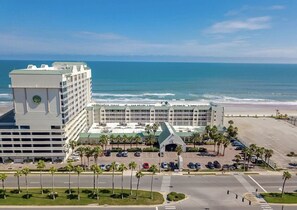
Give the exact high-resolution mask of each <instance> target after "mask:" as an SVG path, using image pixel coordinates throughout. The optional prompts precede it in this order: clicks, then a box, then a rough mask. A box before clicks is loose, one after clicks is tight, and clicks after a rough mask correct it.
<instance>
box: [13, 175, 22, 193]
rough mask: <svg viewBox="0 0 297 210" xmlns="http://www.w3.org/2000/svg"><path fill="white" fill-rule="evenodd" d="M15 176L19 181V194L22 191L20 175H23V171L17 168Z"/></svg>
mask: <svg viewBox="0 0 297 210" xmlns="http://www.w3.org/2000/svg"><path fill="white" fill-rule="evenodd" d="M14 176H15V177H16V178H17V182H18V192H19V194H20V193H21V186H20V176H22V171H20V170H17V171H16V172H15V173H14Z"/></svg>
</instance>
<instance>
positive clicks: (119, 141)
mask: <svg viewBox="0 0 297 210" xmlns="http://www.w3.org/2000/svg"><path fill="white" fill-rule="evenodd" d="M115 140H116V142H117V144H118V148H119V147H120V143H121V140H122V137H121V136H120V135H117V137H116V138H115Z"/></svg>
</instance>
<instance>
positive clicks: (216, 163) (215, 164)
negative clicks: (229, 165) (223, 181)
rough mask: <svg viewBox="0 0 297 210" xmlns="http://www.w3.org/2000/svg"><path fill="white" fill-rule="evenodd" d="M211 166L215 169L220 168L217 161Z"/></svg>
mask: <svg viewBox="0 0 297 210" xmlns="http://www.w3.org/2000/svg"><path fill="white" fill-rule="evenodd" d="M213 166H214V167H215V168H221V167H222V166H221V164H220V163H219V162H218V161H217V160H215V161H213Z"/></svg>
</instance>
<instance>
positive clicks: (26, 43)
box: [0, 18, 297, 62]
mask: <svg viewBox="0 0 297 210" xmlns="http://www.w3.org/2000/svg"><path fill="white" fill-rule="evenodd" d="M258 19H259V18H258ZM258 19H257V18H256V19H252V20H251V21H257V20H258ZM78 33H80V32H77V33H74V32H71V33H69V34H68V35H67V39H65V38H63V37H60V38H48V37H41V36H38V35H36V36H32V35H28V34H27V35H25V34H24V33H21V34H18V35H17V34H9V33H7V34H5V33H0V58H1V57H2V58H3V57H5V56H6V57H7V56H8V55H10V56H11V55H21V56H26V55H32V54H35V55H64V56H67V55H73V56H79V57H80V56H90V55H91V56H155V57H162V56H163V57H164V56H180V57H185V58H191V57H207V56H208V57H216V58H218V57H220V58H223V57H224V58H226V57H229V58H231V57H233V58H234V57H242V58H251V59H252V58H253V59H254V58H257V59H261V58H265V59H266V58H268V57H273V58H275V59H270V58H269V59H270V60H272V61H276V60H278V59H279V58H283V57H287V58H296V59H297V46H293V45H292V46H282V47H279V48H276V47H275V48H274V47H273V46H270V45H269V46H267V47H266V48H265V46H261V47H260V46H257V45H253V44H251V43H250V42H249V39H248V38H247V37H242V36H238V37H236V38H233V39H231V38H230V39H229V40H227V41H226V40H225V41H223V40H214V41H212V42H211V43H201V42H199V41H198V40H184V41H180V42H174V43H170V42H163V43H160V42H150V41H144V40H136V39H131V38H129V37H125V39H116V40H114V41H110V40H108V39H106V40H102V39H100V40H99V39H86V38H82V37H78V36H76V35H74V34H78ZM234 62H236V59H235V60H234Z"/></svg>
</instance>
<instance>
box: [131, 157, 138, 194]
mask: <svg viewBox="0 0 297 210" xmlns="http://www.w3.org/2000/svg"><path fill="white" fill-rule="evenodd" d="M136 167H137V164H136V163H135V162H134V161H132V162H130V163H129V169H130V170H131V177H130V195H132V175H133V171H134V170H135V169H136Z"/></svg>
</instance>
